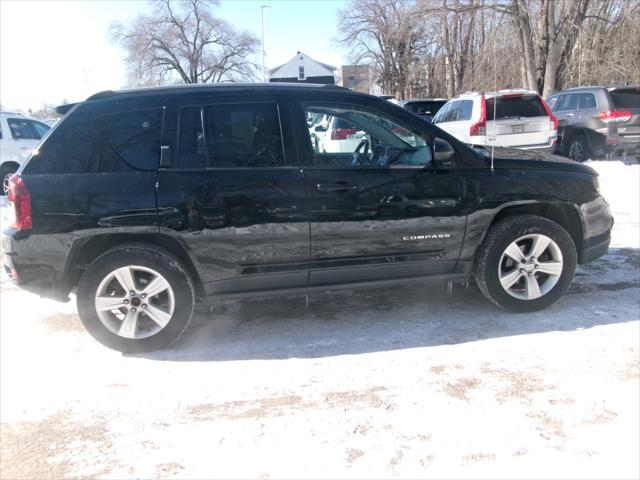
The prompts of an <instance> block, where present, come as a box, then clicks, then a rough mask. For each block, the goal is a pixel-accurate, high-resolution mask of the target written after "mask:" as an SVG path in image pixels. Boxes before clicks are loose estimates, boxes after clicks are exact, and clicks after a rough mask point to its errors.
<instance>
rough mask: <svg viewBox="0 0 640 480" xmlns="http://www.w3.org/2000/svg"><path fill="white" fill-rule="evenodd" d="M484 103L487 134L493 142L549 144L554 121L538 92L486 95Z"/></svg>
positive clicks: (534, 145) (514, 144) (511, 144)
mask: <svg viewBox="0 0 640 480" xmlns="http://www.w3.org/2000/svg"><path fill="white" fill-rule="evenodd" d="M486 106H487V137H488V138H492V137H495V141H494V142H492V143H493V144H494V145H496V146H501V147H536V146H539V147H542V146H544V145H550V144H551V135H552V133H553V124H552V122H551V119H550V118H549V115H548V114H547V111H546V110H545V108H544V106H543V105H542V99H541V98H540V97H539V96H538V95H528V94H507V95H500V96H498V97H488V98H487V103H486ZM494 112H495V118H494Z"/></svg>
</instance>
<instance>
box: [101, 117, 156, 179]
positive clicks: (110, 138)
mask: <svg viewBox="0 0 640 480" xmlns="http://www.w3.org/2000/svg"><path fill="white" fill-rule="evenodd" d="M96 126H97V128H98V131H99V132H100V136H101V137H102V139H103V140H104V141H105V142H106V144H107V145H108V146H110V147H111V149H112V151H113V153H115V154H116V155H117V156H118V157H119V158H120V159H122V160H124V161H125V162H126V163H128V164H129V165H131V166H132V167H135V168H140V169H143V170H155V169H157V168H158V165H159V162H160V135H161V132H162V109H153V110H139V111H133V112H120V113H115V114H112V115H103V116H100V117H98V118H97V119H96Z"/></svg>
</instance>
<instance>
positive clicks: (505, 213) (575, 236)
mask: <svg viewBox="0 0 640 480" xmlns="http://www.w3.org/2000/svg"><path fill="white" fill-rule="evenodd" d="M518 215H538V216H540V217H544V218H548V219H549V220H552V221H554V222H556V223H557V224H558V225H560V226H561V227H562V228H564V229H565V230H566V231H567V232H568V233H569V235H570V236H571V239H572V240H573V243H574V245H575V247H576V253H577V254H578V263H580V262H581V261H582V255H583V252H584V225H583V220H582V216H581V214H580V212H579V209H578V207H576V206H575V205H573V204H570V203H560V202H558V203H525V204H517V205H507V206H505V207H503V208H502V209H500V210H499V211H498V212H497V213H496V214H495V216H494V217H493V219H492V221H491V223H490V224H489V227H488V228H487V232H488V231H489V229H491V227H493V226H494V225H495V224H496V223H498V222H499V221H501V220H503V219H505V218H507V217H513V216H518ZM485 237H486V232H485ZM483 240H484V238H483ZM476 254H477V253H476Z"/></svg>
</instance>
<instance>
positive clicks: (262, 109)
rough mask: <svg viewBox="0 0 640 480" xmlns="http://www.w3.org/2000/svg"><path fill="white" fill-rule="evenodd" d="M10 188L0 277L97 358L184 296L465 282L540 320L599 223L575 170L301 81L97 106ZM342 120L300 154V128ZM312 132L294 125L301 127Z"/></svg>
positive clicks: (179, 306) (599, 236)
mask: <svg viewBox="0 0 640 480" xmlns="http://www.w3.org/2000/svg"><path fill="white" fill-rule="evenodd" d="M67 108H69V111H68V112H67V113H66V115H65V117H64V119H63V120H62V121H61V122H59V124H58V125H57V126H56V127H54V128H53V130H52V131H51V132H50V134H49V135H48V136H47V137H46V138H45V139H44V140H43V142H42V143H41V145H40V146H39V148H38V150H37V151H36V152H34V154H33V155H32V156H31V158H30V160H29V161H28V162H27V163H26V164H25V166H24V167H22V168H21V169H20V170H19V172H18V173H17V174H16V175H14V176H13V177H11V179H10V181H9V190H8V200H9V208H10V209H11V211H12V213H13V216H14V218H13V220H12V224H11V226H9V227H8V228H6V229H5V230H4V232H3V247H4V252H5V255H4V265H5V269H6V271H7V272H8V273H9V274H10V276H11V277H12V278H13V279H14V280H15V281H16V282H17V283H19V284H20V285H22V286H23V287H24V288H26V289H29V290H32V291H34V292H37V293H39V294H40V295H42V296H45V297H50V298H55V299H58V300H67V299H68V295H69V293H71V292H72V291H75V292H76V295H77V304H78V311H79V313H80V318H81V319H82V322H83V323H84V325H85V327H86V328H87V330H88V331H89V332H90V333H91V334H92V335H93V336H94V337H95V338H96V339H98V340H99V341H100V342H102V343H103V344H105V345H107V346H109V347H111V348H114V349H118V350H121V351H129V352H131V351H141V350H150V349H154V348H159V347H161V346H163V345H166V344H168V343H170V342H172V341H173V340H175V339H176V338H178V337H179V335H180V334H181V333H182V332H183V331H184V329H185V328H186V326H187V324H188V322H189V319H190V318H191V316H192V312H193V310H194V306H195V303H196V300H198V299H204V297H211V298H229V297H240V296H248V295H258V296H270V295H275V294H294V293H306V292H310V291H314V290H328V289H333V288H353V287H357V286H382V285H393V284H398V283H402V282H411V283H414V284H415V283H416V282H423V281H425V280H426V279H429V278H432V279H433V278H435V279H439V280H445V281H455V280H460V281H465V280H469V279H470V278H472V277H474V278H475V280H476V282H477V284H478V285H479V287H480V289H481V290H482V292H483V293H484V294H485V295H486V296H487V298H488V299H490V300H491V301H492V302H494V303H495V304H496V305H498V306H500V307H502V308H505V309H508V310H513V311H517V312H526V311H533V310H538V309H541V308H544V307H546V306H548V305H550V304H552V303H553V302H555V301H556V300H558V299H559V298H560V297H561V296H562V295H563V294H564V292H565V291H566V290H567V288H568V287H569V284H570V283H571V280H572V278H573V275H574V270H575V267H576V263H580V262H587V261H589V260H593V259H594V258H597V257H599V256H601V255H603V254H604V253H605V252H606V251H607V248H608V245H609V239H610V232H611V226H612V223H613V221H612V218H611V215H610V213H609V207H608V205H607V203H606V201H605V200H604V199H603V198H602V196H601V195H600V193H599V191H598V180H597V177H596V174H595V172H594V171H593V170H592V169H590V168H589V167H587V166H584V165H581V164H578V163H575V162H572V161H570V160H566V159H563V158H561V157H555V156H551V155H544V154H539V153H532V152H526V151H520V150H509V149H496V150H495V156H494V158H491V155H490V153H489V152H488V151H486V150H479V149H473V148H471V147H469V146H467V145H464V144H462V143H460V142H459V141H457V140H456V139H455V138H453V137H452V136H450V135H448V134H447V133H445V132H443V131H442V130H440V129H438V128H437V127H435V126H432V125H430V124H427V123H426V122H424V121H422V120H421V119H420V118H418V117H416V116H415V115H413V114H412V113H410V112H408V111H406V110H404V109H402V108H400V107H398V106H395V105H393V104H391V103H389V102H386V101H384V100H381V99H378V98H376V97H372V96H369V95H364V94H358V93H354V92H350V91H349V90H345V89H342V88H339V87H333V86H331V87H329V86H319V85H308V84H307V85H287V84H261V85H239V84H228V85H215V86H214V85H206V86H189V87H186V86H169V87H160V88H151V89H138V90H125V91H119V92H111V91H108V92H102V93H98V94H96V95H93V96H92V97H90V98H88V99H87V100H86V101H84V102H82V103H79V104H77V105H74V106H71V107H67ZM319 116H322V117H324V116H326V117H327V118H329V119H330V118H331V117H338V118H340V119H342V120H344V122H343V123H344V124H345V125H347V127H348V128H347V127H345V128H340V129H335V130H331V131H329V130H327V131H326V132H322V133H323V134H324V135H325V137H324V138H323V139H320V141H322V142H323V149H322V152H318V151H316V149H314V148H313V147H312V143H311V141H310V125H309V123H308V119H311V118H317V117H319ZM311 130H313V129H311Z"/></svg>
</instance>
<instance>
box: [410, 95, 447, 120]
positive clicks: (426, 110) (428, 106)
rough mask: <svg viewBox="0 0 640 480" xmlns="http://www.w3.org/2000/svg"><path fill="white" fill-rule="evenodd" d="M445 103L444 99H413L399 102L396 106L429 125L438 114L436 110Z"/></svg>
mask: <svg viewBox="0 0 640 480" xmlns="http://www.w3.org/2000/svg"><path fill="white" fill-rule="evenodd" d="M447 101H448V100H447V99H446V98H414V99H411V100H401V101H400V102H399V103H398V105H400V106H401V107H402V108H404V109H406V110H409V111H410V112H411V113H415V114H416V115H418V116H419V117H420V118H422V119H423V120H424V121H426V122H429V123H431V122H432V121H433V117H435V116H436V113H438V110H440V109H441V108H442V107H443V106H444V105H445V104H446V103H447Z"/></svg>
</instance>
